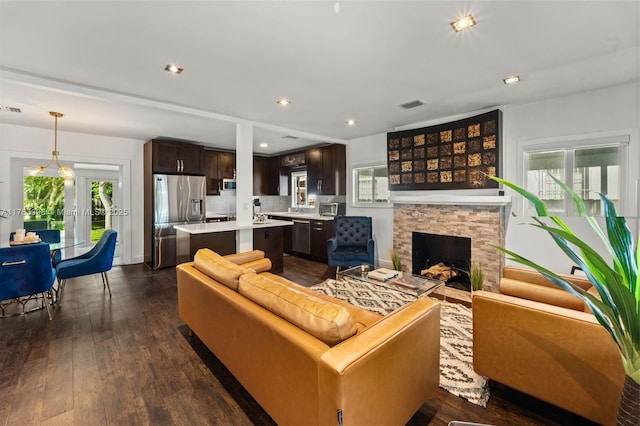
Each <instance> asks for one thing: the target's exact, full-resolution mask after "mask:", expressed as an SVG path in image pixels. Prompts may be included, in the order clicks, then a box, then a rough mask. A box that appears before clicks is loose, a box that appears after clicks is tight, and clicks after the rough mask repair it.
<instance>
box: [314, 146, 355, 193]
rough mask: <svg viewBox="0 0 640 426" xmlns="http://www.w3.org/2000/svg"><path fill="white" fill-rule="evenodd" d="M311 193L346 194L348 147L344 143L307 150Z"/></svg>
mask: <svg viewBox="0 0 640 426" xmlns="http://www.w3.org/2000/svg"><path fill="white" fill-rule="evenodd" d="M306 161H307V188H308V191H309V194H314V193H315V194H317V195H346V194H347V183H346V175H347V172H346V168H347V164H346V148H345V146H344V145H342V144H334V145H327V146H322V147H318V148H311V149H309V150H307V160H306Z"/></svg>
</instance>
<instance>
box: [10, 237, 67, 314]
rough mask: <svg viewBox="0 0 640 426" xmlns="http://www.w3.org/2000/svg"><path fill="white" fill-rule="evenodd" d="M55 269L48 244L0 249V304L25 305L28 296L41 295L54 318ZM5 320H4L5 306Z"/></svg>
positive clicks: (48, 311)
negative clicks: (7, 302) (13, 300)
mask: <svg viewBox="0 0 640 426" xmlns="http://www.w3.org/2000/svg"><path fill="white" fill-rule="evenodd" d="M55 279H56V273H55V269H53V267H52V266H51V256H50V254H49V244H28V245H23V246H16V247H4V248H0V302H1V301H8V300H11V299H16V300H15V302H16V303H22V306H23V313H26V311H24V309H25V308H24V306H25V304H24V300H21V299H22V298H25V297H27V296H33V295H40V296H41V297H42V303H43V304H44V306H45V307H46V308H47V313H48V314H49V320H51V319H52V318H53V317H52V316H51V309H50V308H49V304H50V302H52V301H53V292H52V288H53V283H54V282H55ZM2 306H3V312H2V314H3V316H4V304H3V305H2Z"/></svg>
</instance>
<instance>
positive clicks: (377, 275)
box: [368, 268, 398, 281]
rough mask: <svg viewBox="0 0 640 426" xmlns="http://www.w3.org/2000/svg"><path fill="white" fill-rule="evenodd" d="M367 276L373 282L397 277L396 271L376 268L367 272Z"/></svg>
mask: <svg viewBox="0 0 640 426" xmlns="http://www.w3.org/2000/svg"><path fill="white" fill-rule="evenodd" d="M368 276H369V278H373V279H374V280H378V281H387V280H390V279H391V278H393V277H396V276H398V271H394V270H393V269H387V268H378V269H376V270H373V271H371V272H369V275H368Z"/></svg>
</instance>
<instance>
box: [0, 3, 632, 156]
mask: <svg viewBox="0 0 640 426" xmlns="http://www.w3.org/2000/svg"><path fill="white" fill-rule="evenodd" d="M639 4H640V2H639V1H638V0H634V1H604V0H603V1H525V0H512V1H453V0H447V1H412V2H407V1H361V2H356V1H340V2H335V1H315V2H313V1H295V2H294V1H279V2H271V1H254V2H248V1H185V0H183V1H68V2H60V1H42V2H37V1H5V0H0V105H2V106H10V107H18V108H20V109H21V110H22V113H21V114H17V113H11V112H0V122H3V123H12V124H18V125H27V126H37V127H44V128H51V127H52V126H53V123H52V120H53V119H52V118H51V117H50V116H49V114H48V111H52V110H54V111H59V112H62V113H64V114H65V117H64V118H63V119H61V120H60V122H59V129H60V130H61V131H74V132H83V133H94V134H103V135H111V136H119V137H126V138H135V139H143V140H146V139H150V138H153V137H156V136H165V137H174V138H178V139H185V140H191V141H196V142H200V143H203V144H206V145H209V146H213V147H220V148H233V147H234V143H235V142H234V140H235V127H234V122H235V121H238V120H239V119H240V120H249V121H251V122H255V123H257V124H256V126H257V127H256V129H255V132H254V134H255V142H256V146H255V147H254V150H255V151H256V152H263V153H277V152H283V151H287V150H293V149H295V148H296V147H300V146H304V145H309V144H315V143H318V142H340V141H345V140H349V139H353V138H357V137H362V136H366V135H371V134H376V133H383V132H387V131H390V130H393V129H394V128H395V127H398V126H403V125H407V124H410V123H416V122H421V121H426V120H431V119H436V118H440V117H446V116H449V115H455V114H461V113H467V112H472V111H476V110H480V109H484V108H487V107H492V106H498V105H506V104H513V103H523V102H530V101H535V100H537V99H541V98H548V97H554V96H561V95H565V94H570V93H573V92H578V91H585V90H591V89H596V88H601V87H606V86H611V85H616V84H621V83H625V82H629V81H633V80H638V79H639V78H640V59H639V50H640V35H639V28H640V8H639ZM466 13H472V14H473V15H474V16H475V18H476V21H477V23H478V24H477V26H476V27H474V28H472V29H470V30H468V31H466V32H463V33H454V32H453V31H452V29H451V27H450V25H449V23H450V22H451V21H453V20H454V19H456V18H458V17H461V16H463V15H464V14H466ZM168 63H175V64H177V65H179V66H181V67H184V68H185V71H184V72H183V73H182V74H181V75H180V76H176V75H172V74H170V73H168V72H165V71H164V70H163V68H164V66H165V65H166V64H168ZM512 74H518V75H520V76H521V78H522V81H521V83H519V84H517V85H512V86H506V85H504V84H503V83H502V79H503V78H504V77H506V76H509V75H512ZM280 97H287V98H290V99H292V100H293V103H292V104H291V105H289V106H288V107H286V108H283V107H280V106H278V105H277V104H276V103H275V102H276V100H277V99H278V98H280ZM414 99H421V100H423V101H425V102H426V104H425V105H423V106H421V107H418V108H415V109H411V110H404V109H402V108H399V107H398V106H397V105H398V104H401V103H404V102H407V101H411V100H414ZM349 118H353V119H355V120H357V125H356V126H353V127H349V126H347V125H346V124H345V123H344V122H345V121H346V120H347V119H349ZM284 135H296V136H299V137H300V139H297V140H292V139H283V137H282V136H284ZM263 141H266V142H268V143H269V144H270V146H269V148H267V149H262V148H259V147H257V144H258V143H259V142H263Z"/></svg>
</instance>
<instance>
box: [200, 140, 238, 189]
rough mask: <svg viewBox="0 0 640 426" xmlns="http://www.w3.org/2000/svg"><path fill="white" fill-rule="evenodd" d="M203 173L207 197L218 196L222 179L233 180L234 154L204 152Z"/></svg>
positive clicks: (234, 169)
mask: <svg viewBox="0 0 640 426" xmlns="http://www.w3.org/2000/svg"><path fill="white" fill-rule="evenodd" d="M203 158H204V160H203V171H204V175H205V176H206V178H207V195H220V191H221V190H222V180H223V179H234V178H235V171H236V154H235V152H226V151H214V150H210V149H205V150H204V155H203Z"/></svg>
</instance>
